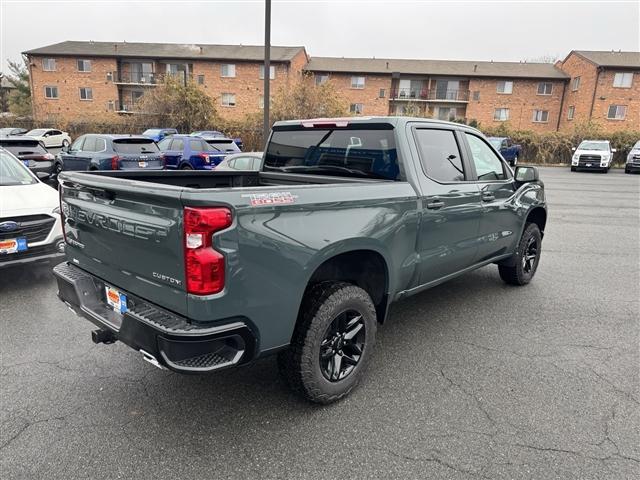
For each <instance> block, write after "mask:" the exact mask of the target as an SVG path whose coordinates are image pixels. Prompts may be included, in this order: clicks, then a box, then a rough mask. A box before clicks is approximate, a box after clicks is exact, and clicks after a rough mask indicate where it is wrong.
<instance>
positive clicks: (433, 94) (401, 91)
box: [390, 88, 469, 103]
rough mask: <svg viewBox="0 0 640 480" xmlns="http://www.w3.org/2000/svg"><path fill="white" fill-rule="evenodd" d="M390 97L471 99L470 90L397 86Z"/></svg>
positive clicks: (429, 100) (464, 100) (453, 100)
mask: <svg viewBox="0 0 640 480" xmlns="http://www.w3.org/2000/svg"><path fill="white" fill-rule="evenodd" d="M390 98H391V100H407V101H414V100H415V101H422V102H463V103H466V102H468V101H469V90H445V89H439V88H436V89H432V90H427V89H426V88H425V89H419V90H418V89H412V88H396V89H392V90H391V96H390Z"/></svg>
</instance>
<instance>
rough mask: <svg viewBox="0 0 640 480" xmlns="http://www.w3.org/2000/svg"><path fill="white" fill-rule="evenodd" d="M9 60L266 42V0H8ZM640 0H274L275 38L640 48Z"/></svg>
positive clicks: (354, 44)
mask: <svg viewBox="0 0 640 480" xmlns="http://www.w3.org/2000/svg"><path fill="white" fill-rule="evenodd" d="M0 4H1V6H0V14H1V27H2V28H1V30H2V38H1V40H2V42H1V45H0V50H1V51H0V54H1V58H2V68H3V69H5V68H6V61H7V59H11V60H18V59H20V52H22V51H25V50H29V49H32V48H37V47H42V46H45V45H49V44H52V43H57V42H61V41H64V40H95V41H124V40H126V41H130V42H171V43H217V44H238V43H242V44H246V45H250V44H252V45H261V44H262V43H263V41H264V30H263V22H264V17H263V15H264V2H263V1H243V0H236V1H215V0H208V1H206V0H202V1H177V0H174V1H164V0H153V1H146V2H145V1H137V2H136V1H122V0H110V1H89V0H83V1H78V0H76V1H42V0H41V1H30V0H19V1H17V0H0ZM639 25H640V0H632V1H626V2H613V1H603V0H601V1H597V2H595V1H589V2H587V1H582V2H580V1H567V2H557V1H536V2H533V1H530V2H518V1H511V2H504V1H493V2H487V1H475V2H474V1H466V2H459V1H455V0H449V1H446V2H445V1H439V2H436V1H427V0H416V1H393V0H390V1H386V2H382V1H375V0H368V1H359V0H337V1H336V0H330V1H314V0H296V1H277V0H274V1H273V7H272V44H273V45H303V46H305V47H306V48H307V52H308V53H309V54H310V55H317V56H338V57H340V56H354V57H373V56H375V57H379V58H380V57H390V58H432V59H461V60H464V59H470V60H495V61H499V60H507V61H511V60H513V61H518V60H523V59H534V58H539V57H542V56H548V55H554V56H560V57H564V55H566V54H567V53H568V52H569V51H570V50H572V49H577V50H579V49H582V50H611V49H615V50H618V49H622V50H634V51H638V50H640V27H639Z"/></svg>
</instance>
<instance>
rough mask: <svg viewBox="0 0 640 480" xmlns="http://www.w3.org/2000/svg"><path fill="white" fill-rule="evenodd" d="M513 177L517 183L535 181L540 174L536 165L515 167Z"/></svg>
mask: <svg viewBox="0 0 640 480" xmlns="http://www.w3.org/2000/svg"><path fill="white" fill-rule="evenodd" d="M515 179H516V182H518V183H519V184H523V183H531V182H537V181H538V180H540V174H539V173H538V169H537V168H536V167H516V173H515Z"/></svg>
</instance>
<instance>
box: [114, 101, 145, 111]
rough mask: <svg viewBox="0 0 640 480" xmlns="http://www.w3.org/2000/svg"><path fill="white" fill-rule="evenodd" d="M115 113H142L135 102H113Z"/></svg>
mask: <svg viewBox="0 0 640 480" xmlns="http://www.w3.org/2000/svg"><path fill="white" fill-rule="evenodd" d="M115 112H116V113H120V114H133V113H144V112H142V110H140V106H139V105H138V104H137V102H131V101H127V102H115Z"/></svg>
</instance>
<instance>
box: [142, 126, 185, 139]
mask: <svg viewBox="0 0 640 480" xmlns="http://www.w3.org/2000/svg"><path fill="white" fill-rule="evenodd" d="M177 134H178V130H176V129H175V128H149V129H147V130H145V131H144V132H142V135H144V136H145V137H149V138H152V139H153V141H154V142H159V141H160V140H162V139H164V138H166V137H168V136H170V135H177Z"/></svg>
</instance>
